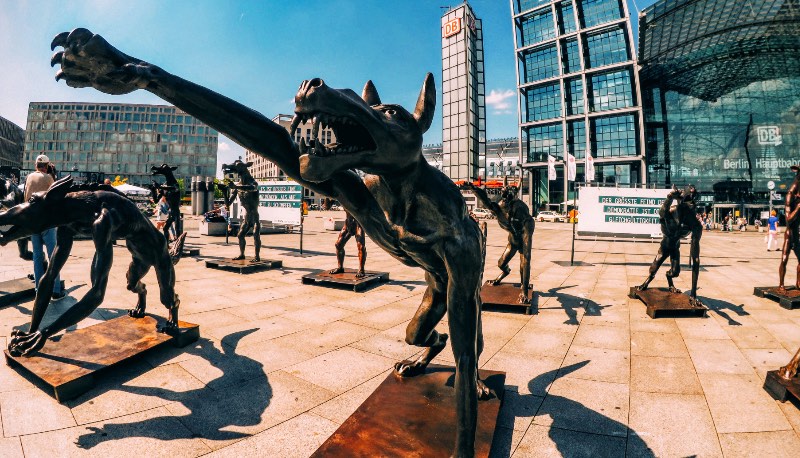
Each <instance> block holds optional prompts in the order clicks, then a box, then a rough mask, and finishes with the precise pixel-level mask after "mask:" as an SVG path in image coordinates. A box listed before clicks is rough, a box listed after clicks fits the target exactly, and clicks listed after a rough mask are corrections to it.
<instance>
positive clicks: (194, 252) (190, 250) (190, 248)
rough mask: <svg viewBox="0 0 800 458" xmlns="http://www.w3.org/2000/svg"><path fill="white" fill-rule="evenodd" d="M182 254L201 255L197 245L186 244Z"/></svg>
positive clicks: (186, 255) (185, 255)
mask: <svg viewBox="0 0 800 458" xmlns="http://www.w3.org/2000/svg"><path fill="white" fill-rule="evenodd" d="M181 256H183V257H184V258H188V257H192V256H200V248H199V247H196V246H190V245H184V246H183V251H182V252H181Z"/></svg>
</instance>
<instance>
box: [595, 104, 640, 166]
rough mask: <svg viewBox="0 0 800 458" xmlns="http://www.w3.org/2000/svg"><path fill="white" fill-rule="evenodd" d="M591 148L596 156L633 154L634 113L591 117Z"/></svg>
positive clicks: (634, 153)
mask: <svg viewBox="0 0 800 458" xmlns="http://www.w3.org/2000/svg"><path fill="white" fill-rule="evenodd" d="M592 132H593V133H594V135H592V150H593V151H594V152H595V155H596V156H597V157H617V156H635V155H636V154H637V151H636V120H635V118H634V115H632V114H629V115H622V116H607V117H602V118H594V119H592Z"/></svg>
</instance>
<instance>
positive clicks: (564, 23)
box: [558, 2, 578, 34]
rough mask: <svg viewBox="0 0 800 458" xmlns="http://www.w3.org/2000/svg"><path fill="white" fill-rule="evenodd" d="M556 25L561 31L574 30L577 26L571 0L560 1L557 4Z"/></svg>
mask: <svg viewBox="0 0 800 458" xmlns="http://www.w3.org/2000/svg"><path fill="white" fill-rule="evenodd" d="M558 26H559V28H560V30H561V33H562V34H564V33H570V32H574V31H575V30H577V29H578V28H577V27H576V26H575V11H574V8H573V7H572V2H562V3H559V5H558Z"/></svg>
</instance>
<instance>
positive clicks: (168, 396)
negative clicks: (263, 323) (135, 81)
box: [76, 328, 272, 449]
mask: <svg viewBox="0 0 800 458" xmlns="http://www.w3.org/2000/svg"><path fill="white" fill-rule="evenodd" d="M257 330H258V329H257V328H256V329H249V330H244V331H239V332H235V333H233V334H230V335H228V336H225V337H224V338H223V339H222V350H220V349H218V348H217V347H215V346H214V344H213V342H212V341H210V340H208V339H200V340H199V341H198V342H197V345H196V346H194V347H193V348H192V349H191V350H189V351H188V353H190V354H194V355H200V356H202V357H203V358H204V359H206V360H207V361H208V362H209V363H210V364H211V365H212V366H214V367H215V368H216V369H219V370H221V371H222V372H223V373H222V375H221V376H220V377H218V378H216V379H214V380H212V381H210V382H209V383H208V384H207V385H205V386H203V387H202V388H199V389H194V390H190V391H185V392H176V391H172V390H168V389H164V388H160V387H136V386H127V385H120V386H115V387H114V389H117V390H121V391H126V392H129V393H135V394H139V395H142V396H156V397H158V398H161V399H163V400H166V401H170V402H173V403H179V404H181V405H182V407H177V410H178V411H182V410H187V411H188V413H187V414H185V415H182V416H179V415H175V416H162V417H155V418H148V419H146V420H142V421H139V422H133V423H122V424H105V425H103V426H102V427H94V426H92V427H89V428H88V429H89V430H90V431H91V433H88V434H84V435H82V436H80V437H78V440H77V441H76V445H77V446H78V447H80V448H82V449H91V448H92V447H94V446H96V445H98V444H100V443H102V442H105V441H108V440H114V439H118V438H124V437H131V436H133V437H151V438H154V439H159V440H163V441H169V440H175V439H188V438H196V437H201V438H204V439H208V440H232V439H241V438H244V437H248V436H250V434H247V433H243V432H237V431H235V429H236V427H246V426H253V425H257V424H259V423H260V422H261V416H262V415H263V413H264V411H265V410H266V409H267V407H268V406H269V404H270V401H271V399H272V388H271V386H270V384H269V380H268V379H267V376H266V374H264V371H263V365H262V364H261V363H260V362H258V361H256V360H254V359H251V358H248V357H245V356H242V355H239V354H237V353H236V347H237V345H238V344H239V342H240V341H241V339H242V338H244V337H245V336H247V335H248V334H251V333H253V332H255V331H257ZM255 374H261V375H260V376H256V375H255ZM243 375H244V377H243ZM247 376H250V377H254V376H255V378H248V377H247ZM173 411H174V410H173ZM175 420H177V421H179V422H180V423H181V424H183V426H184V427H185V428H175Z"/></svg>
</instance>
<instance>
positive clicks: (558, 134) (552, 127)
mask: <svg viewBox="0 0 800 458" xmlns="http://www.w3.org/2000/svg"><path fill="white" fill-rule="evenodd" d="M525 131H526V133H527V137H528V151H527V153H528V154H527V156H528V162H547V156H548V155H550V156H553V157H555V158H556V159H557V160H560V159H563V156H564V155H563V154H562V153H561V151H562V147H563V141H564V139H563V131H562V130H561V123H558V124H549V125H546V126H534V127H528V128H526V129H525Z"/></svg>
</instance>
